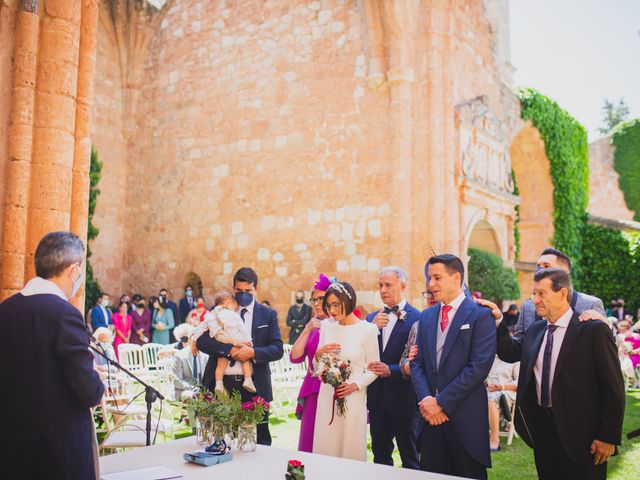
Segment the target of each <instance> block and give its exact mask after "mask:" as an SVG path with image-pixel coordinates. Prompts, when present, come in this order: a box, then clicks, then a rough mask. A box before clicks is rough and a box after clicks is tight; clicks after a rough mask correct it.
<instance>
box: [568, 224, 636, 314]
mask: <svg viewBox="0 0 640 480" xmlns="http://www.w3.org/2000/svg"><path fill="white" fill-rule="evenodd" d="M583 238H584V240H585V241H584V242H583V246H582V262H583V268H582V273H581V276H580V291H583V292H585V293H589V294H591V295H595V296H597V297H599V298H600V299H602V301H603V302H604V303H605V306H607V304H608V303H609V301H610V300H611V299H613V298H618V297H623V298H624V299H625V303H626V305H627V308H631V309H632V310H633V312H635V309H636V308H638V307H640V289H638V285H640V235H639V234H627V233H623V232H620V231H618V230H614V229H611V228H606V227H601V226H597V225H589V224H585V225H584V227H583Z"/></svg>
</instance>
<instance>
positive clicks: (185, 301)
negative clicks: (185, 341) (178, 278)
mask: <svg viewBox="0 0 640 480" xmlns="http://www.w3.org/2000/svg"><path fill="white" fill-rule="evenodd" d="M194 308H196V302H195V300H194V299H193V287H192V286H191V285H187V286H186V287H184V298H181V299H180V304H179V305H178V310H179V311H180V319H179V320H178V324H180V323H184V322H186V321H187V315H189V312H190V311H191V310H193V309H194Z"/></svg>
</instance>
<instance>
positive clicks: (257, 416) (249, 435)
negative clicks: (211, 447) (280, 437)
mask: <svg viewBox="0 0 640 480" xmlns="http://www.w3.org/2000/svg"><path fill="white" fill-rule="evenodd" d="M268 411H269V403H268V402H267V401H266V400H265V399H264V398H262V397H260V396H257V395H256V396H254V397H252V398H251V400H250V401H248V402H244V403H242V404H241V405H240V411H239V412H238V413H239V414H238V434H237V441H238V450H240V451H242V452H253V451H255V449H256V445H257V427H256V426H257V425H258V423H260V422H262V420H263V419H264V416H265V414H266V413H267V412H268Z"/></svg>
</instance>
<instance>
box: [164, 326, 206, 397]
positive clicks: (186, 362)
mask: <svg viewBox="0 0 640 480" xmlns="http://www.w3.org/2000/svg"><path fill="white" fill-rule="evenodd" d="M173 358H174V362H175V363H174V364H173V373H174V375H175V379H174V381H173V384H174V387H175V390H176V397H175V399H176V400H181V399H187V398H190V397H191V396H192V395H193V391H194V389H195V387H196V386H197V385H198V384H201V383H202V374H203V373H204V369H205V367H206V366H207V361H208V360H209V355H207V354H206V353H202V352H201V351H200V350H198V347H197V345H196V338H195V337H194V335H191V338H190V339H189V347H187V348H183V349H182V350H179V351H178V352H177V353H176V354H175V355H174V357H173Z"/></svg>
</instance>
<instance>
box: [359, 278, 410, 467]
mask: <svg viewBox="0 0 640 480" xmlns="http://www.w3.org/2000/svg"><path fill="white" fill-rule="evenodd" d="M407 280H408V278H407V272H405V271H404V270H403V269H402V268H400V267H385V268H383V269H382V270H381V271H380V278H379V282H378V287H379V289H380V297H381V298H382V301H383V302H384V308H382V309H380V310H379V311H377V312H373V313H371V314H369V315H368V316H367V321H368V322H372V323H373V324H374V325H376V326H377V327H378V329H379V330H380V333H379V335H378V349H379V351H380V362H373V363H370V364H369V370H371V371H372V372H373V373H375V374H377V375H378V376H379V378H378V379H377V380H376V381H374V382H373V383H372V384H371V385H369V387H368V388H367V409H368V410H369V423H370V427H371V450H372V451H373V461H374V462H375V463H380V464H383V465H393V459H392V458H391V454H392V453H393V448H394V445H393V439H394V438H395V439H396V443H397V444H398V450H399V451H400V458H401V459H402V466H403V467H404V468H413V469H415V470H418V469H419V468H420V462H419V460H418V451H417V448H416V437H417V427H418V424H419V421H420V419H419V417H418V415H417V410H418V409H417V405H416V395H415V393H414V391H413V385H412V384H411V381H409V379H407V378H405V377H404V376H403V375H402V371H401V369H400V365H399V363H400V357H401V356H402V353H403V352H404V348H405V345H406V343H407V339H408V337H409V332H410V331H411V327H412V325H413V324H414V323H415V322H417V321H418V320H419V319H420V311H419V310H416V309H415V308H413V307H412V306H411V305H409V303H407V301H406V300H405V298H404V295H405V290H406V288H407Z"/></svg>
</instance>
